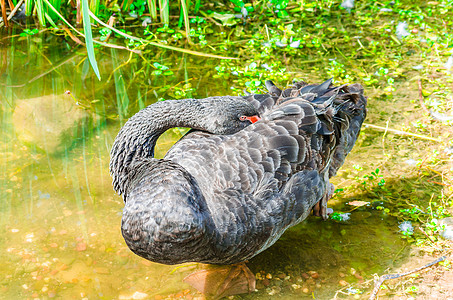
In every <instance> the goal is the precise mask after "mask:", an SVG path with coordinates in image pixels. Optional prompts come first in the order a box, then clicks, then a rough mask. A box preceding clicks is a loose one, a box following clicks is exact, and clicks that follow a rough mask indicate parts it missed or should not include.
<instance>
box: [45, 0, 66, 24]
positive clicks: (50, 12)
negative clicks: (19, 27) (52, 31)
mask: <svg viewBox="0 0 453 300" xmlns="http://www.w3.org/2000/svg"><path fill="white" fill-rule="evenodd" d="M41 1H42V0H41ZM49 1H50V4H52V6H53V7H54V8H55V9H56V10H57V11H60V8H61V2H62V0H49ZM45 12H46V13H47V14H48V15H49V17H51V18H52V20H55V19H56V18H57V14H56V13H55V12H54V11H53V10H51V9H50V8H49V7H46V9H45ZM49 23H51V22H49ZM51 24H52V23H51ZM52 26H53V24H52ZM54 27H55V26H54Z"/></svg>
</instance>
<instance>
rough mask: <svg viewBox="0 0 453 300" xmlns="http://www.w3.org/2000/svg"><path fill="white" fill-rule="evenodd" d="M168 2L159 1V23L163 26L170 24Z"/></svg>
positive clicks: (167, 0) (165, 0)
mask: <svg viewBox="0 0 453 300" xmlns="http://www.w3.org/2000/svg"><path fill="white" fill-rule="evenodd" d="M169 1H170V0H159V9H160V21H161V22H162V23H164V24H167V25H168V23H170V6H169Z"/></svg>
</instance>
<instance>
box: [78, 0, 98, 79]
mask: <svg viewBox="0 0 453 300" xmlns="http://www.w3.org/2000/svg"><path fill="white" fill-rule="evenodd" d="M90 14H92V12H91V11H90V9H89V8H88V0H82V20H83V31H84V33H85V44H86V48H87V53H88V60H89V61H90V64H91V67H92V68H93V71H94V73H95V74H96V76H97V77H98V79H99V80H101V75H100V74H99V69H98V65H97V62H96V57H95V55H94V47H93V36H92V34H91V21H90Z"/></svg>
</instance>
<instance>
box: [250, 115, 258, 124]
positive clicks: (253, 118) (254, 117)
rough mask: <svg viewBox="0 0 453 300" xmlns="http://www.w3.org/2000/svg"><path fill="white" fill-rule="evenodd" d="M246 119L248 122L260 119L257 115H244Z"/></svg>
mask: <svg viewBox="0 0 453 300" xmlns="http://www.w3.org/2000/svg"><path fill="white" fill-rule="evenodd" d="M246 119H247V120H249V121H250V122H252V124H253V123H255V122H258V121H259V120H261V118H260V117H258V116H251V117H246Z"/></svg>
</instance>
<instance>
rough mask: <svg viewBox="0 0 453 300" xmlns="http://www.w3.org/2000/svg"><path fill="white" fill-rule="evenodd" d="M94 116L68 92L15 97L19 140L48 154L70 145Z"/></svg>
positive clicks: (91, 121)
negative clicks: (35, 96)
mask: <svg viewBox="0 0 453 300" xmlns="http://www.w3.org/2000/svg"><path fill="white" fill-rule="evenodd" d="M94 119H95V117H94V116H93V115H92V114H90V113H89V112H87V111H86V110H84V109H82V108H81V107H80V106H78V105H77V104H76V103H75V101H74V99H73V98H72V97H71V96H70V95H67V94H61V95H46V96H42V97H37V98H31V99H23V100H17V101H16V107H15V109H14V113H13V123H14V127H15V129H16V134H17V137H18V138H19V140H21V141H22V142H23V143H25V144H29V145H31V146H35V147H37V148H38V149H39V150H42V151H45V152H47V153H50V154H55V153H58V152H62V151H64V149H65V148H69V147H71V145H72V144H73V143H74V142H75V141H76V139H77V138H80V137H82V136H83V133H82V130H84V129H85V130H86V129H91V128H92V127H93V120H94Z"/></svg>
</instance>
